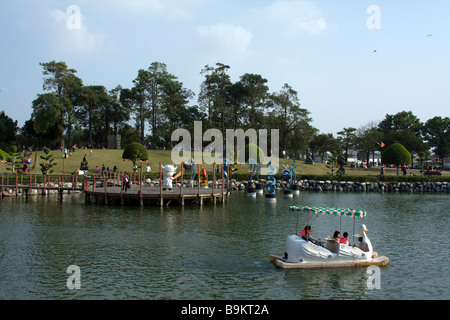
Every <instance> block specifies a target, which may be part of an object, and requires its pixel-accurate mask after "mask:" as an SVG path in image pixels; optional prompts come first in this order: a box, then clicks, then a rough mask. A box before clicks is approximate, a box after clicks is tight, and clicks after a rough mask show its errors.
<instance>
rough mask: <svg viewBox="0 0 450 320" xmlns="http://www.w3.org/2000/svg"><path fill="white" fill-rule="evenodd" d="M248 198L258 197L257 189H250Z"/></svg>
mask: <svg viewBox="0 0 450 320" xmlns="http://www.w3.org/2000/svg"><path fill="white" fill-rule="evenodd" d="M247 197H256V189H255V188H248V189H247Z"/></svg>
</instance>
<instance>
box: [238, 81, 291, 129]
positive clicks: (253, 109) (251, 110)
mask: <svg viewBox="0 0 450 320" xmlns="http://www.w3.org/2000/svg"><path fill="white" fill-rule="evenodd" d="M240 82H241V84H242V88H243V91H244V95H243V100H244V104H245V105H247V106H248V114H249V120H250V123H249V125H250V127H251V128H254V129H256V127H257V125H256V123H257V117H258V114H260V112H261V110H262V108H263V107H264V101H265V99H266V98H267V96H268V92H269V87H268V86H267V85H266V83H267V79H265V78H263V77H262V76H261V75H259V74H252V73H246V74H244V75H243V76H241V79H240ZM283 90H285V94H288V95H291V97H290V98H291V99H292V98H293V97H292V96H293V95H295V96H296V94H297V93H296V92H295V91H294V90H292V88H290V87H289V86H288V85H287V84H285V86H284V87H283Z"/></svg>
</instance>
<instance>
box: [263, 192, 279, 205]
mask: <svg viewBox="0 0 450 320" xmlns="http://www.w3.org/2000/svg"><path fill="white" fill-rule="evenodd" d="M265 202H266V203H275V202H277V198H276V194H275V193H266V195H265Z"/></svg>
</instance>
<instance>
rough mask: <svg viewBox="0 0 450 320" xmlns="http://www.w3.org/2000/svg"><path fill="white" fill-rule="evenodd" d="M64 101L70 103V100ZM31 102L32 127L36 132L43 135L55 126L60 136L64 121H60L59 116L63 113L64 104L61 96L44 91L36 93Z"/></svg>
mask: <svg viewBox="0 0 450 320" xmlns="http://www.w3.org/2000/svg"><path fill="white" fill-rule="evenodd" d="M66 103H70V101H66ZM32 104H33V113H32V114H31V120H32V121H33V129H34V130H35V131H36V132H37V133H38V134H40V135H44V136H45V135H46V134H47V133H48V132H49V131H50V130H51V129H52V128H55V129H56V130H58V132H59V137H60V138H61V132H64V123H62V122H61V117H62V114H64V113H65V105H64V104H63V103H61V98H60V97H58V95H56V94H54V93H44V94H40V95H38V97H37V99H35V100H34V101H33V103H32ZM63 138H64V134H63ZM60 142H61V141H60Z"/></svg>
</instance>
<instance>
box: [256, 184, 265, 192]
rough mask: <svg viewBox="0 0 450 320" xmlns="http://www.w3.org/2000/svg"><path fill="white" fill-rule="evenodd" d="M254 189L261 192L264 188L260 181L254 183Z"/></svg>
mask: <svg viewBox="0 0 450 320" xmlns="http://www.w3.org/2000/svg"><path fill="white" fill-rule="evenodd" d="M255 190H256V193H257V194H263V193H264V189H263V186H262V184H261V183H255Z"/></svg>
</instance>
